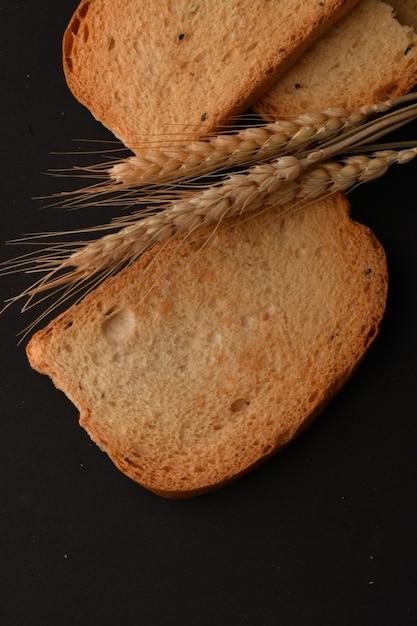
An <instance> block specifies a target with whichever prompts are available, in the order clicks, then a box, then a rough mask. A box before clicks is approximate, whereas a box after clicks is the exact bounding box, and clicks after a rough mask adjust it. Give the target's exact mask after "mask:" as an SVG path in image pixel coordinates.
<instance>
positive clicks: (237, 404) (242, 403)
mask: <svg viewBox="0 0 417 626" xmlns="http://www.w3.org/2000/svg"><path fill="white" fill-rule="evenodd" d="M249 404H250V402H249V400H246V399H245V398H238V399H237V400H235V401H234V402H232V404H231V405H230V410H231V411H232V412H233V413H237V412H238V411H242V410H243V409H246V407H247V406H249Z"/></svg>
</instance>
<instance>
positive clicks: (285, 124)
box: [107, 94, 416, 188]
mask: <svg viewBox="0 0 417 626" xmlns="http://www.w3.org/2000/svg"><path fill="white" fill-rule="evenodd" d="M415 98H416V95H415V94H413V95H411V94H407V95H406V96H405V97H401V98H397V99H392V100H387V101H384V102H379V103H376V104H372V105H367V106H364V107H362V108H360V109H358V110H357V111H354V112H349V111H347V110H346V109H343V108H336V107H335V108H330V109H325V110H321V111H311V112H307V113H305V114H302V115H299V116H298V117H295V118H294V119H287V120H284V119H281V120H275V121H273V122H270V123H267V124H264V125H261V126H259V125H258V126H252V127H249V128H245V129H244V130H239V131H237V132H236V133H234V134H219V135H216V136H213V137H207V138H206V139H205V140H199V141H198V140H197V141H193V142H190V143H188V144H185V145H183V146H177V147H172V148H170V149H162V150H157V151H154V152H150V153H146V152H145V153H143V154H138V155H135V156H132V157H128V158H127V159H124V160H122V161H121V162H120V163H116V164H114V165H112V166H111V167H110V168H108V170H107V174H108V176H109V179H110V180H112V181H114V182H115V183H119V184H120V185H121V186H124V187H129V188H131V187H137V186H140V185H144V184H146V183H149V182H155V183H158V184H159V183H165V182H173V181H178V180H184V178H189V177H191V176H195V175H198V176H201V175H203V174H205V173H207V172H210V171H213V170H216V169H218V168H230V167H234V166H236V165H242V164H245V165H249V164H250V163H251V162H253V161H257V162H259V161H266V160H271V159H272V158H276V157H277V156H280V155H283V154H286V155H289V154H295V153H296V152H298V151H300V150H305V149H306V148H307V147H308V146H312V145H314V144H318V143H323V142H324V141H326V140H327V139H329V138H332V137H335V136H337V135H340V134H342V133H344V132H346V131H349V130H351V129H353V128H356V127H358V126H360V125H362V124H364V123H365V122H366V121H367V120H368V119H369V118H371V117H373V116H375V115H377V114H380V113H385V112H387V111H388V110H390V109H392V108H394V107H395V106H397V105H398V104H401V103H404V102H407V101H409V100H415Z"/></svg>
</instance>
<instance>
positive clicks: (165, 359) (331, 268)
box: [27, 194, 388, 498]
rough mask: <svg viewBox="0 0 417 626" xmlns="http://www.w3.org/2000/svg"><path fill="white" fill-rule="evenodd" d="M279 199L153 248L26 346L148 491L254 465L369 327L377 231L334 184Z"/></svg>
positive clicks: (332, 384) (330, 381)
mask: <svg viewBox="0 0 417 626" xmlns="http://www.w3.org/2000/svg"><path fill="white" fill-rule="evenodd" d="M290 209H291V208H290V207H287V209H286V210H283V209H276V210H269V211H267V212H265V213H263V214H259V215H257V216H254V217H253V218H252V219H251V220H248V219H247V218H246V219H243V218H232V219H230V220H228V221H227V223H226V222H225V223H223V224H222V225H221V226H219V228H218V229H217V230H216V231H215V232H213V230H211V229H209V230H207V231H205V232H203V233H194V234H192V235H190V236H189V237H188V238H186V239H185V240H174V241H172V242H171V244H170V245H169V246H167V247H165V248H164V249H159V248H155V249H154V250H152V251H151V252H150V253H148V254H146V255H145V256H144V257H143V258H141V259H140V260H139V261H137V262H136V263H135V264H133V265H132V266H130V267H128V268H126V270H124V271H122V272H121V273H119V274H118V275H116V276H115V277H114V278H111V279H108V280H107V281H106V282H105V283H103V284H102V285H101V286H100V287H99V288H97V289H96V290H95V291H94V292H92V293H91V294H89V295H88V296H86V298H85V299H84V300H83V301H82V302H81V303H80V304H79V305H76V306H73V307H71V308H70V309H69V310H68V311H66V312H65V313H63V314H62V315H60V316H59V317H57V318H56V319H55V320H54V321H52V322H51V323H50V324H49V325H48V326H47V327H46V328H45V329H43V330H41V331H39V332H37V333H36V334H35V335H34V336H33V337H32V339H31V340H30V342H29V344H28V346H27V355H28V358H29V361H30V364H31V366H32V367H33V368H34V369H36V370H37V371H39V372H40V373H42V374H47V375H48V376H50V377H51V379H52V380H53V382H54V384H55V385H56V387H58V388H59V389H61V390H62V391H63V392H64V393H65V394H66V395H67V396H68V398H69V399H70V400H71V401H72V402H73V403H74V404H75V405H76V406H77V407H78V409H79V411H80V424H81V425H82V426H83V427H84V428H85V429H86V430H87V432H88V433H89V435H90V437H91V438H92V439H93V440H94V441H95V442H96V443H97V445H99V446H100V448H101V449H102V450H103V451H105V452H106V453H107V454H108V455H109V456H110V458H111V459H112V461H113V462H114V464H115V465H116V466H117V467H118V468H119V469H120V470H121V471H122V472H124V473H125V474H126V475H127V476H129V477H130V478H132V479H133V480H134V481H136V482H138V483H140V484H141V485H143V486H144V487H145V488H147V489H149V490H151V491H153V492H155V493H157V494H159V495H162V496H164V497H169V498H188V497H192V496H196V495H199V494H202V493H206V492H208V491H211V490H213V489H217V488H219V487H221V486H224V485H225V484H227V483H229V482H231V481H232V480H235V479H236V478H238V477H239V476H242V475H243V474H245V473H246V472H248V471H250V470H252V469H253V468H254V467H256V466H257V465H259V464H260V463H263V462H265V461H266V460H267V459H269V458H270V457H271V456H272V455H273V454H275V453H276V452H277V451H278V450H279V449H281V448H282V447H283V446H285V445H287V444H288V443H289V442H290V441H292V440H293V439H294V437H296V436H297V435H298V434H299V433H300V432H302V431H303V430H304V429H305V428H306V427H307V426H308V425H309V424H310V423H311V422H312V421H313V420H314V419H315V418H316V417H317V415H318V414H319V413H320V412H321V411H322V410H323V408H324V407H325V406H326V404H327V403H328V402H329V401H330V400H331V398H332V397H333V396H334V395H335V394H336V393H337V391H338V390H339V389H340V388H341V387H342V386H343V385H344V384H345V383H346V382H347V380H348V379H349V378H350V376H351V375H352V373H353V372H354V370H355V369H356V368H357V366H358V365H359V363H360V362H361V360H362V358H363V356H364V355H365V353H366V351H367V349H368V348H369V346H370V345H371V343H372V341H373V340H374V339H375V337H376V335H377V333H378V330H379V327H380V323H381V320H382V317H383V313H384V309H385V301H386V295H387V282H388V278H387V266H386V259H385V254H384V251H383V249H382V247H381V245H380V244H379V242H378V241H377V240H376V238H375V236H374V235H373V234H372V233H371V232H370V231H369V229H368V228H366V227H364V226H362V225H360V224H357V223H355V222H353V221H352V220H351V219H350V218H349V215H348V211H349V206H348V202H347V200H346V198H345V196H343V195H342V194H337V195H335V196H332V197H329V198H326V199H324V200H320V201H318V202H316V203H314V204H312V205H310V206H308V207H305V208H302V209H297V210H296V211H292V210H290ZM203 244H205V245H203Z"/></svg>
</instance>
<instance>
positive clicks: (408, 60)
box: [254, 0, 417, 119]
mask: <svg viewBox="0 0 417 626" xmlns="http://www.w3.org/2000/svg"><path fill="white" fill-rule="evenodd" d="M390 4H391V3H386V2H381V1H380V0H363V2H360V3H359V4H358V5H357V6H356V7H355V8H354V9H353V10H352V11H351V12H350V13H349V14H348V15H346V16H345V17H343V18H342V19H341V20H339V21H338V22H337V23H336V24H335V25H334V26H332V27H331V28H330V29H329V30H327V31H326V32H325V33H324V34H323V35H322V36H321V37H320V38H319V39H318V40H317V41H316V42H315V43H314V44H313V45H312V46H310V48H309V49H308V50H307V51H306V52H305V53H304V54H303V55H302V56H301V57H300V58H299V59H298V61H297V62H296V63H295V64H294V65H293V66H292V67H291V69H290V70H289V71H288V72H287V73H286V74H285V76H284V77H282V78H280V79H279V80H278V81H277V82H276V84H275V85H274V86H273V87H272V88H271V89H270V90H269V91H268V92H267V93H266V94H265V95H264V96H263V97H262V98H261V99H260V101H259V102H258V103H257V104H256V105H255V107H254V108H255V110H256V111H257V112H258V113H259V114H260V115H262V116H263V117H265V118H266V119H271V118H272V119H279V118H281V117H285V116H287V115H293V114H300V113H304V112H306V111H313V110H320V109H325V108H328V107H342V108H347V109H348V110H350V111H355V110H356V109H359V108H360V107H362V106H364V105H367V104H371V103H373V102H378V101H383V100H387V99H389V98H391V97H397V96H400V95H403V94H405V93H408V92H409V91H410V90H411V89H412V88H413V87H414V85H415V84H416V83H417V35H416V32H415V31H414V29H413V28H412V26H413V24H415V23H416V21H417V12H416V14H415V15H414V20H413V22H411V21H410V22H409V23H408V24H409V25H403V24H404V21H403V22H402V24H401V23H400V22H399V21H397V20H396V19H395V17H394V10H393V8H392V6H390ZM393 4H394V5H395V4H400V2H398V3H395V2H393ZM410 14H411V15H410ZM402 15H403V19H405V18H406V17H408V18H409V19H411V17H412V11H411V9H410V8H409V10H408V13H405V11H404V12H403V13H402Z"/></svg>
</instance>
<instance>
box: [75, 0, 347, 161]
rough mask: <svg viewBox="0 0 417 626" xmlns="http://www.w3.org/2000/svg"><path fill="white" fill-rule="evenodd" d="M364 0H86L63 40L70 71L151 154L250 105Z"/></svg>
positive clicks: (124, 136)
mask: <svg viewBox="0 0 417 626" xmlns="http://www.w3.org/2000/svg"><path fill="white" fill-rule="evenodd" d="M357 2H358V0H327V1H326V2H317V0H303V1H302V2H301V1H300V0H297V1H295V0H275V1H273V2H272V1H270V0H269V1H268V0H234V1H233V2H231V1H230V0H217V1H216V3H215V5H214V4H213V2H210V1H209V0H161V1H159V2H155V1H154V0H112V2H109V1H108V0H84V1H83V2H81V4H80V5H79V7H78V9H77V10H76V12H75V14H74V15H73V17H72V19H71V21H70V23H69V25H68V27H67V29H66V32H65V35H64V38H63V64H64V71H65V76H66V79H67V83H68V86H69V88H70V89H71V91H72V93H73V94H74V96H75V97H76V98H78V100H79V101H80V102H82V103H83V104H84V105H85V106H86V107H87V108H88V109H89V110H90V111H91V113H92V114H93V115H94V117H95V118H96V119H97V120H99V121H100V122H102V123H103V124H104V125H105V126H106V127H107V128H109V129H110V130H111V131H112V132H113V133H114V134H115V135H116V136H117V137H118V138H119V139H121V140H122V141H123V142H124V143H125V144H126V145H127V146H128V147H130V148H131V149H132V150H133V151H135V152H141V151H142V150H143V149H149V142H153V143H155V142H157V143H158V144H159V145H160V144H161V142H162V140H165V142H166V143H168V144H169V143H172V142H173V141H175V140H178V138H182V140H183V141H184V140H186V139H190V138H191V137H196V136H199V135H201V134H203V133H205V132H208V131H213V130H214V129H215V128H217V127H219V125H221V123H222V122H224V121H225V120H226V119H228V118H230V117H231V116H235V115H238V114H240V113H242V112H243V111H245V110H246V109H247V108H248V107H249V106H250V105H252V104H253V103H254V102H256V100H258V98H259V97H260V96H261V95H263V94H264V93H265V92H266V91H267V90H268V89H269V88H270V87H271V86H272V85H273V83H274V82H275V81H276V80H277V79H278V77H279V76H281V75H283V73H284V72H285V71H286V70H288V69H289V67H290V66H291V65H292V63H293V62H294V61H295V59H296V58H298V57H299V55H300V54H302V52H303V51H304V50H305V49H306V48H307V46H308V45H309V44H310V43H312V42H313V41H314V40H315V39H316V38H317V37H318V36H319V35H320V34H321V33H322V32H323V31H324V30H325V29H327V28H328V27H329V26H330V25H331V24H333V23H334V22H335V21H336V20H338V19H340V17H342V16H343V15H345V14H346V12H347V11H348V10H349V9H350V8H352V7H353V6H354V5H355V4H357ZM190 98H191V99H192V104H191V105H190ZM144 144H145V145H144Z"/></svg>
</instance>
